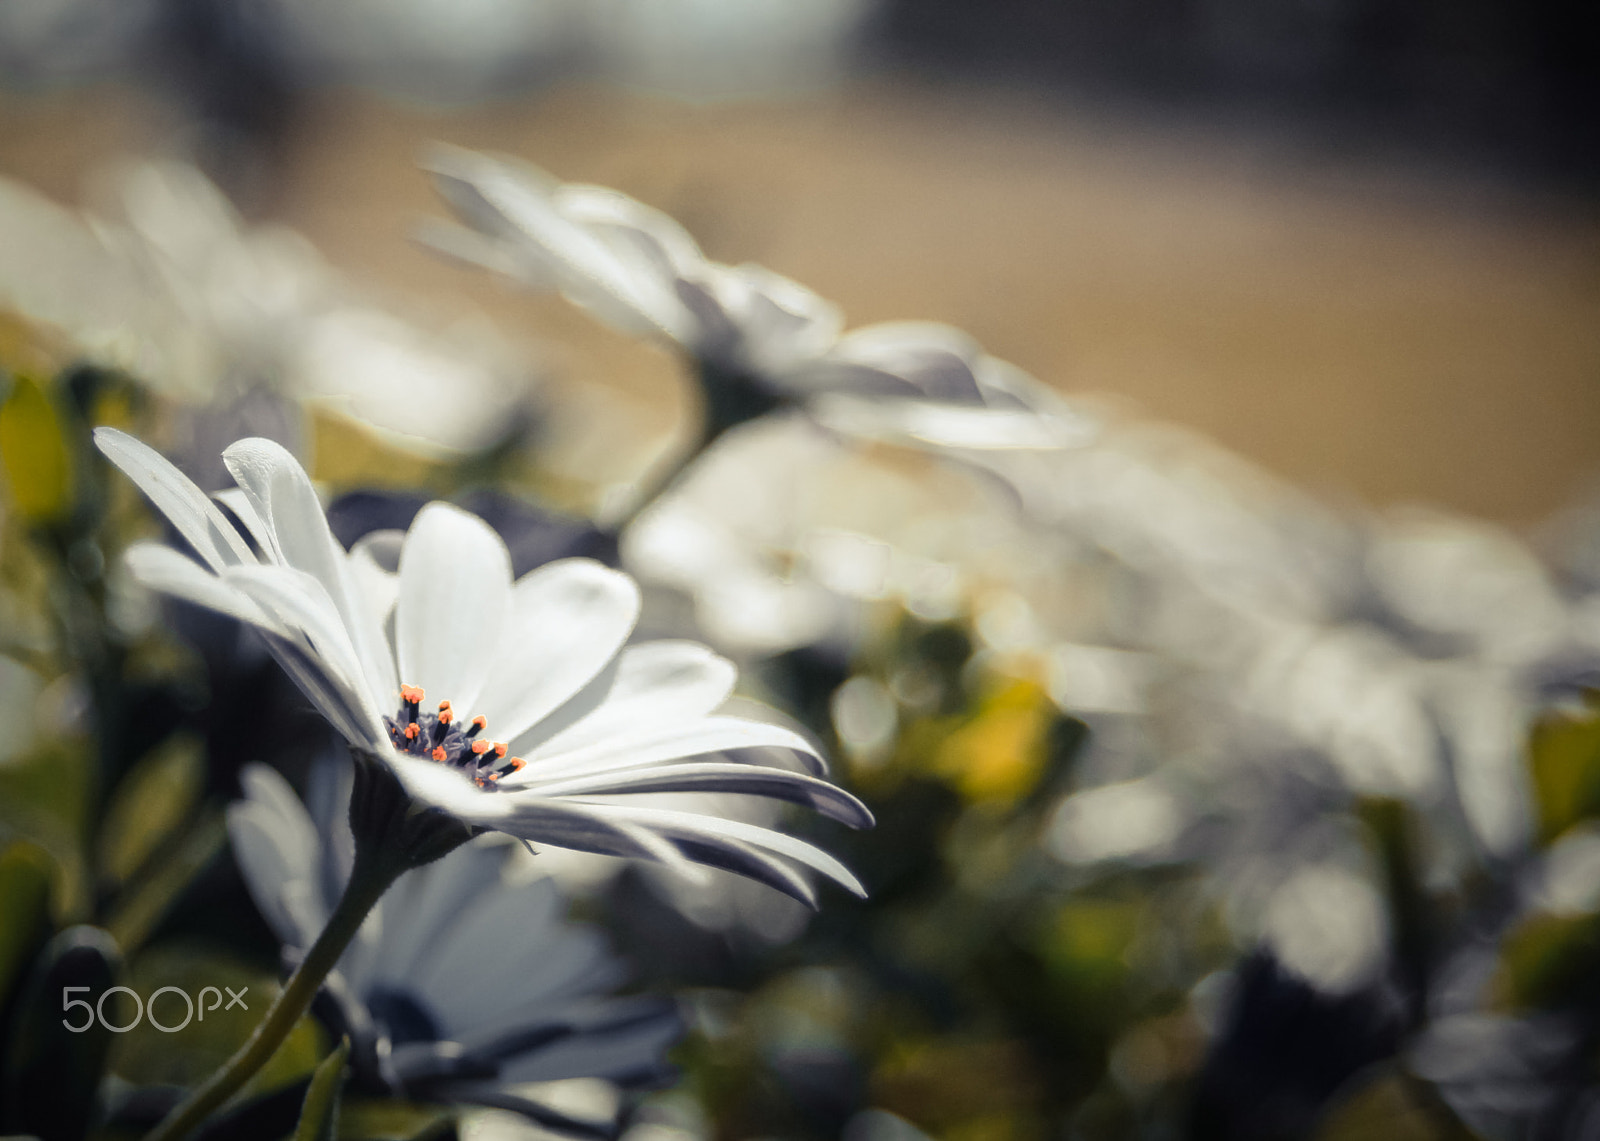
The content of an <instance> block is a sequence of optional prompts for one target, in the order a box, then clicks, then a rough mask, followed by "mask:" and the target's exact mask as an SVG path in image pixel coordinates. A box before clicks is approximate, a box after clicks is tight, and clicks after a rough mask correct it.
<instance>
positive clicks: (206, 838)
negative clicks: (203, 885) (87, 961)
mask: <svg viewBox="0 0 1600 1141" xmlns="http://www.w3.org/2000/svg"><path fill="white" fill-rule="evenodd" d="M227 840H228V829H227V825H226V823H225V822H224V819H223V815H222V811H221V810H220V809H217V808H212V809H210V810H209V811H206V812H204V813H202V814H201V816H200V818H199V819H198V820H197V821H196V822H195V824H194V826H193V827H191V828H190V829H189V831H188V833H187V834H186V835H185V836H184V837H183V839H182V840H181V841H180V842H179V843H178V844H177V845H176V846H175V847H172V848H170V849H169V850H167V851H165V852H164V853H163V854H162V855H161V856H160V857H158V858H157V859H156V860H155V861H154V862H153V866H152V867H151V868H150V869H149V870H148V873H147V874H146V875H144V876H142V877H140V879H139V880H138V881H137V882H136V883H134V884H131V885H130V886H129V888H128V890H127V891H126V892H124V893H123V895H122V897H121V898H120V899H118V900H117V904H116V908H115V910H113V911H112V913H111V917H110V918H109V919H107V920H106V929H107V930H108V931H110V932H111V934H112V935H114V936H116V939H117V942H118V943H119V944H121V946H122V947H123V948H124V949H125V950H126V951H127V952H128V953H129V954H130V955H131V954H133V953H134V951H135V950H136V949H137V948H139V947H141V946H143V945H144V941H145V940H146V939H148V938H149V937H150V933H151V932H152V931H153V930H154V929H155V926H156V924H158V923H160V922H161V919H162V917H163V916H165V915H166V913H167V911H168V910H169V909H170V908H171V906H172V905H173V903H174V902H176V901H177V899H178V896H180V895H181V894H182V893H183V890H184V888H186V887H188V886H189V884H190V883H191V882H193V880H194V878H195V877H196V876H198V875H199V874H200V873H201V872H203V871H204V870H205V869H206V867H207V866H208V865H210V863H211V861H212V860H213V859H215V858H216V856H217V854H218V853H219V852H221V851H222V849H223V846H224V845H225V844H226V843H227Z"/></svg>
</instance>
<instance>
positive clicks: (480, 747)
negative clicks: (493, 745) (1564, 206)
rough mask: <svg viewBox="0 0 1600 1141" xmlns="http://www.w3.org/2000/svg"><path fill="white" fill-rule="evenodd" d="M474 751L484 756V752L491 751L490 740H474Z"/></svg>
mask: <svg viewBox="0 0 1600 1141" xmlns="http://www.w3.org/2000/svg"><path fill="white" fill-rule="evenodd" d="M472 751H473V753H474V754H475V755H477V756H480V757H481V756H483V754H485V753H487V752H488V751H489V742H487V741H474V742H472Z"/></svg>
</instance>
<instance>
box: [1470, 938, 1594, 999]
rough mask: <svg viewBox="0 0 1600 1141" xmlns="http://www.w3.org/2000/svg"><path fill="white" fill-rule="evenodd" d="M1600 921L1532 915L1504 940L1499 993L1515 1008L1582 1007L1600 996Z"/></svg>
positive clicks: (1498, 983)
mask: <svg viewBox="0 0 1600 1141" xmlns="http://www.w3.org/2000/svg"><path fill="white" fill-rule="evenodd" d="M1597 954H1600V916H1596V915H1534V916H1532V917H1530V918H1529V919H1527V920H1525V921H1524V922H1523V923H1521V924H1520V925H1518V927H1517V928H1516V929H1515V930H1514V931H1512V932H1511V933H1510V934H1509V935H1507V936H1506V939H1505V942H1504V943H1503V944H1502V945H1501V949H1500V970H1499V972H1498V974H1497V976H1496V979H1495V984H1496V985H1495V989H1496V991H1497V992H1498V993H1499V995H1500V997H1501V998H1502V999H1503V1001H1504V1002H1505V1003H1506V1005H1508V1006H1509V1007H1511V1008H1512V1009H1514V1010H1515V1009H1525V1008H1528V1007H1538V1008H1551V1007H1561V1006H1567V1007H1580V1006H1582V1005H1583V1004H1586V1003H1588V1002H1592V1001H1594V1000H1595V998H1596V997H1600V980H1597V979H1596V978H1595V972H1594V963H1595V956H1596V955H1597Z"/></svg>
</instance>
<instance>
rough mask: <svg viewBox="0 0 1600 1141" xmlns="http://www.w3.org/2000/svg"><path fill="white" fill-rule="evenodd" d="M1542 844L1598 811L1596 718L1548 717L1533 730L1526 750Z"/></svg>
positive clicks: (1599, 736) (1599, 727)
mask: <svg viewBox="0 0 1600 1141" xmlns="http://www.w3.org/2000/svg"><path fill="white" fill-rule="evenodd" d="M1528 761H1529V765H1530V767H1531V768H1532V770H1533V786H1534V791H1535V793H1536V795H1537V797H1538V804H1539V833H1540V837H1541V839H1542V840H1544V841H1545V842H1546V843H1548V842H1549V841H1551V840H1553V839H1555V837H1557V836H1559V835H1560V834H1561V833H1562V832H1564V831H1566V830H1567V829H1568V828H1569V827H1571V826H1572V825H1573V824H1575V823H1577V822H1578V821H1579V820H1581V819H1583V818H1584V817H1586V816H1593V815H1595V814H1596V813H1597V812H1600V715H1597V714H1596V712H1595V710H1594V709H1593V707H1592V706H1591V708H1590V710H1589V711H1588V712H1586V713H1584V714H1580V715H1576V716H1574V715H1572V714H1569V713H1559V714H1554V715H1552V716H1550V717H1548V718H1546V719H1545V720H1544V721H1542V722H1540V723H1539V725H1537V726H1536V727H1535V728H1534V731H1533V737H1532V740H1531V741H1530V742H1529V745H1528Z"/></svg>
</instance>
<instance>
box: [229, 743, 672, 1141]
mask: <svg viewBox="0 0 1600 1141" xmlns="http://www.w3.org/2000/svg"><path fill="white" fill-rule="evenodd" d="M241 783H242V784H243V787H244V792H245V799H243V800H240V801H237V802H235V803H234V804H232V805H230V806H229V809H228V831H229V834H230V836H231V838H232V841H233V851H234V856H235V858H236V860H237V861H238V864H239V870H240V871H241V872H242V873H243V875H244V879H245V883H246V885H247V886H248V887H249V889H250V894H251V896H252V897H253V898H254V899H255V901H256V906H257V907H258V908H259V909H260V911H261V914H262V916H263V917H264V918H265V919H266V920H267V921H268V923H269V924H270V925H271V926H272V928H273V931H274V933H275V934H277V936H278V938H279V939H280V940H281V941H282V943H283V948H284V956H285V958H286V959H288V960H290V961H291V962H298V960H299V959H300V958H301V957H302V956H303V955H304V954H305V952H306V950H307V948H309V947H310V946H311V944H312V943H313V942H314V941H315V939H316V937H317V935H318V934H319V933H320V932H321V931H322V930H323V929H324V928H325V927H326V926H327V924H328V920H329V918H330V917H331V916H332V914H333V912H334V908H335V907H336V905H337V902H338V899H339V897H340V895H341V894H342V893H343V891H344V887H345V884H346V882H347V881H348V880H349V878H350V874H351V868H352V865H353V863H354V847H355V845H354V838H353V837H352V836H351V834H350V830H349V828H348V827H347V826H346V825H345V822H344V819H343V813H342V812H341V811H340V806H341V805H342V804H343V803H346V802H348V800H349V789H348V784H349V779H348V769H346V770H345V775H344V777H343V779H342V780H341V775H340V771H339V766H338V765H337V764H335V763H323V764H320V765H318V766H316V767H315V768H314V769H313V775H312V780H311V787H310V790H309V795H308V797H307V804H306V805H305V806H302V805H301V803H300V799H299V798H298V797H297V796H296V795H295V794H294V791H293V789H291V788H290V787H289V784H288V782H287V781H285V780H284V779H283V778H282V777H281V776H279V775H278V774H277V773H276V772H275V771H273V770H272V769H270V768H267V767H266V766H264V765H251V766H248V767H247V768H246V769H245V770H244V772H243V773H242V775H241ZM308 809H309V811H308ZM514 852H515V848H514V846H512V845H508V844H503V843H502V844H496V843H494V842H493V841H492V839H490V838H487V837H485V838H483V839H480V840H477V841H475V842H473V843H470V844H466V845H463V846H462V847H460V848H458V849H456V850H455V851H453V852H451V853H450V854H449V855H447V856H445V857H444V858H443V859H440V860H438V861H436V862H434V863H432V864H429V865H428V866H427V867H425V868H418V869H415V870H413V871H410V872H407V873H406V874H405V875H403V876H401V877H400V879H399V880H397V881H396V882H395V885H394V886H393V887H392V888H390V889H389V892H388V893H387V894H386V895H385V896H384V898H383V899H382V900H381V901H379V903H378V904H377V906H376V907H374V908H373V910H372V911H371V912H370V913H369V914H368V915H367V918H366V921H365V922H364V923H363V924H362V925H361V929H360V931H359V933H358V934H357V935H356V937H355V940H354V941H353V942H352V943H351V944H350V946H349V947H348V948H347V949H346V950H345V952H344V954H343V955H342V956H340V958H339V962H338V965H337V966H336V967H335V968H334V970H333V972H332V973H330V974H329V976H328V978H327V980H326V982H325V983H324V995H325V996H326V1005H325V1007H324V1008H323V1009H322V1010H321V1013H322V1014H323V1015H324V1017H326V1018H327V1019H328V1020H329V1021H330V1022H331V1023H332V1024H333V1029H334V1032H335V1034H336V1035H345V1036H348V1037H349V1039H350V1042H351V1055H350V1062H351V1071H352V1079H353V1081H354V1083H355V1087H356V1088H357V1089H358V1090H360V1091H361V1092H363V1093H367V1094H373V1095H377V1096H398V1097H413V1098H424V1099H427V1100H432V1101H442V1102H466V1103H473V1104H480V1105H500V1106H505V1107H508V1108H516V1109H519V1110H521V1111H522V1112H523V1113H524V1114H526V1115H527V1116H530V1117H532V1118H533V1119H534V1120H538V1121H543V1122H544V1123H546V1124H549V1125H555V1126H564V1125H573V1124H578V1125H587V1126H588V1129H586V1130H585V1131H586V1132H598V1133H604V1132H606V1131H607V1129H606V1127H607V1126H609V1125H610V1124H611V1122H609V1121H598V1122H573V1121H571V1120H569V1118H568V1117H567V1115H565V1114H563V1113H561V1112H560V1110H559V1108H557V1106H555V1105H552V1104H551V1102H552V1101H553V1100H557V1098H558V1096H559V1094H560V1093H561V1092H562V1087H558V1086H552V1085H550V1084H549V1083H571V1082H575V1081H580V1080H583V1081H590V1082H601V1083H605V1084H606V1086H607V1087H609V1093H610V1096H609V1097H605V1098H602V1099H600V1100H602V1101H606V1102H609V1103H610V1104H611V1105H612V1106H613V1107H614V1106H615V1105H616V1103H617V1093H618V1091H619V1089H620V1087H627V1086H640V1085H653V1084H658V1083H659V1082H661V1081H662V1080H664V1079H665V1078H667V1077H668V1076H669V1075H670V1072H671V1068H670V1067H669V1066H668V1065H667V1064H666V1062H665V1060H664V1058H663V1054H664V1052H665V1051H666V1049H667V1048H668V1047H669V1046H671V1045H672V1043H673V1042H674V1041H675V1040H676V1039H677V1038H678V1037H679V1036H680V1034H681V1031H682V1024H681V1020H680V1019H679V1018H678V1016H677V1013H676V1010H675V1008H674V1007H673V1005H672V1004H671V1003H670V1002H665V1001H663V1000H660V999H653V998H648V997H636V998H611V997H609V996H608V994H607V992H609V991H610V990H612V989H613V988H614V987H616V986H617V985H618V984H619V983H621V982H622V981H623V980H624V977H625V974H626V971H625V970H624V967H623V965H622V963H621V962H620V961H619V960H618V959H617V958H616V957H615V956H614V955H612V954H611V953H610V951H609V950H607V948H606V946H605V941H604V940H603V939H602V938H601V936H600V935H599V934H598V933H597V932H595V931H593V930H589V929H586V928H584V927H581V926H579V925H577V924H574V923H570V922H568V921H567V920H566V919H565V917H564V916H563V914H562V911H563V901H562V898H561V895H560V893H559V892H558V891H557V889H556V887H555V884H554V882H553V881H551V880H550V879H548V878H544V877H541V878H537V879H531V880H527V879H525V880H521V881H519V882H509V881H508V880H507V878H506V875H505V872H506V867H507V864H508V858H509V857H510V856H511V855H512V854H513V853H514ZM491 979H492V980H493V981H494V985H493V986H485V985H484V983H485V980H491Z"/></svg>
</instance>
